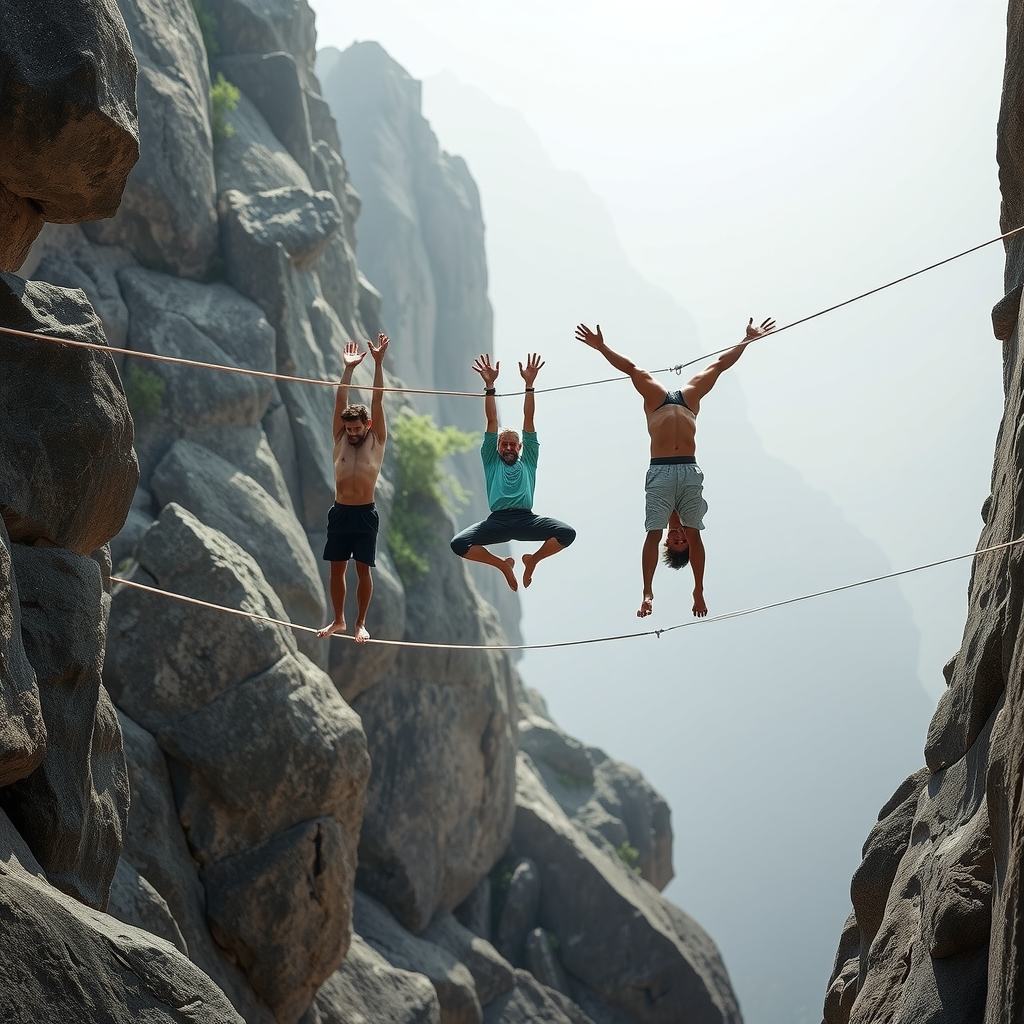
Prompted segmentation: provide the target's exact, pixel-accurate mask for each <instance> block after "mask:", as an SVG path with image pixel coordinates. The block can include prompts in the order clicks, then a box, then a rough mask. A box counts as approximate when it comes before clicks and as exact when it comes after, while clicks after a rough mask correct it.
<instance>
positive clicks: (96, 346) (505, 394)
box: [0, 224, 1024, 636]
mask: <svg viewBox="0 0 1024 1024" xmlns="http://www.w3.org/2000/svg"><path fill="white" fill-rule="evenodd" d="M1022 231H1024V224H1022V225H1021V226H1020V227H1018V228H1014V229H1013V230H1012V231H1006V232H1004V233H1003V234H1001V235H996V236H995V238H990V239H988V241H986V242H980V243H979V244H978V245H974V246H971V248H970V249H964V251H963V252H958V253H957V254H956V255H955V256H947V257H946V258H945V259H943V260H939V261H938V263H932V264H930V265H929V266H927V267H922V268H921V269H920V270H915V271H913V272H912V273H909V274H904V275H903V276H902V277H897V278H896V279H895V280H893V281H887V282H886V283H885V284H880V285H879V286H878V287H877V288H872V289H870V290H869V291H866V292H861V293H860V295H854V296H853V298H850V299H844V300H843V301H842V302H837V303H836V304H835V305H834V306H829V307H828V308H827V309H821V310H818V312H817V313H811V314H810V315H809V316H805V317H801V318H800V319H799V320H793V321H792V322H790V323H788V324H783V325H782V326H781V327H777V328H775V330H774V331H772V332H771V333H770V334H766V335H764V337H762V338H760V339H758V340H759V341H764V339H765V338H771V337H774V336H775V335H776V334H780V333H781V332H782V331H788V330H789V329H790V328H791V327H796V326H798V325H799V324H805V323H808V322H809V321H810V320H816V319H817V318H818V317H819V316H824V315H825V314H826V313H832V312H834V311H835V310H837V309H842V308H843V307H844V306H849V305H850V304H851V303H853V302H859V301H860V300H861V299H866V298H867V297H868V296H869V295H876V294H877V293H878V292H882V291H885V290H886V289H887V288H892V287H893V286H895V285H898V284H902V283H903V282H904V281H909V280H910V279H911V278H912V277H918V276H919V275H920V274H926V273H928V271H930V270H935V269H936V268H938V267H942V266H945V264H947V263H952V262H953V260H958V259H960V258H961V257H963V256H969V255H970V254H971V253H972V252H977V251H978V250H979V249H984V248H985V247H986V246H989V245H993V244H994V243H995V242H1000V241H1005V240H1006V239H1007V238H1012V237H1013V236H1014V235H1017V234H1020V232H1022ZM0 334H9V335H11V336H13V337H16V338H28V339H31V340H34V341H48V342H53V343H56V344H59V345H71V346H72V347H74V348H86V349H93V350H95V351H99V352H106V353H108V354H115V353H116V354H118V355H124V356H132V357H133V358H135V359H151V360H154V361H156V362H161V363H172V364H175V365H177V366H194V367H198V368H199V369H203V370H220V371H221V372H223V373H241V374H244V375H246V376H249V377H264V378H269V379H270V380H280V381H285V382H288V383H292V384H316V385H319V386H320V387H329V388H335V387H337V386H338V383H339V382H338V381H336V380H322V379H321V378H319V377H296V376H292V375H290V374H287V373H272V372H271V371H269V370H254V369H250V368H249V367H247V366H229V365H226V364H224V363H207V362H203V361H202V360H199V359H185V358H183V357H181V356H168V355H163V354H161V353H158V352H139V351H137V350H136V349H132V348H114V347H112V346H110V345H106V344H100V343H99V342H92V341H74V340H72V339H70V338H59V337H56V336H54V335H51V334H39V333H37V332H35V331H19V330H15V329H14V328H13V327H3V326H0ZM748 344H755V342H749V343H748ZM735 347H736V344H732V345H726V346H725V348H719V349H715V351H714V352H705V353H704V355H701V356H696V357H695V358H693V359H689V360H687V361H686V362H685V363H676V364H675V365H674V366H663V367H662V368H661V369H660V370H652V371H651V372H652V373H682V371H683V370H684V369H686V367H688V366H693V365H694V364H695V363H700V362H703V361H704V360H705V359H710V358H712V357H713V356H719V355H721V354H722V353H723V352H728V351H729V349H731V348H735ZM619 380H629V378H628V377H625V376H616V377H602V378H601V379H600V380H585V381H577V382H576V383H574V384H559V385H556V386H555V387H550V388H536V393H537V394H539V395H540V394H551V393H553V392H555V391H571V390H572V389H574V388H589V387H594V386H596V385H598V384H612V383H614V382H615V381H619ZM350 386H351V387H352V388H354V389H356V390H360V391H383V392H393V393H398V394H404V395H447V396H450V397H452V398H479V397H480V392H479V391H444V390H440V389H434V388H407V387H395V386H391V385H388V386H386V387H381V388H374V387H372V386H371V385H364V384H351V385H350ZM523 394H525V392H524V391H521V390H520V391H500V392H498V393H497V394H496V395H495V397H496V398H514V397H516V396H519V395H523ZM635 635H636V636H644V635H646V634H642V633H637V634H635Z"/></svg>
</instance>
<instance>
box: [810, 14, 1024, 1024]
mask: <svg viewBox="0 0 1024 1024" xmlns="http://www.w3.org/2000/svg"><path fill="white" fill-rule="evenodd" d="M1022 67H1024V4H1022V3H1020V2H1019V0H1010V4H1009V11H1008V16H1007V48H1006V70H1005V75H1004V80H1003V96H1002V105H1001V109H1000V115H999V125H998V134H997V150H996V152H997V159H998V163H999V183H1000V188H1001V191H1002V197H1003V202H1002V211H1001V218H1000V225H1001V229H1002V230H1003V231H1008V230H1010V229H1012V228H1016V227H1019V226H1020V224H1021V223H1022V221H1024V178H1022V174H1021V169H1022V167H1024V133H1022V131H1021V125H1022V122H1024V73H1022V70H1021V69H1022ZM1022 283H1024V243H1022V242H1021V240H1020V237H1019V236H1017V237H1016V238H1013V239H1010V240H1009V241H1008V242H1007V244H1006V272H1005V277H1004V291H1005V292H1006V294H1005V296H1004V298H1003V299H1002V300H1000V302H999V303H997V305H996V307H995V309H994V310H993V326H994V328H995V332H996V335H997V337H998V338H1000V339H1001V340H1003V383H1004V395H1005V405H1004V411H1003V419H1002V422H1001V424H1000V427H999V433H998V436H997V438H996V447H995V459H994V464H993V470H992V492H991V494H990V496H989V497H988V498H987V499H986V500H985V503H984V505H983V507H982V510H981V511H982V518H983V520H984V527H983V529H982V532H981V537H980V540H979V545H978V546H979V547H981V548H983V547H989V546H991V545H996V544H1000V543H1003V542H1006V541H1010V540H1014V539H1016V538H1019V537H1021V536H1022V534H1024V506H1022V504H1021V500H1020V481H1021V471H1022V466H1024V449H1022V447H1021V440H1020V439H1021V436H1022V431H1021V427H1022V423H1024V406H1022V402H1021V396H1022V394H1024V351H1022V348H1021V344H1022V339H1024V326H1022V323H1021V319H1020V317H1021V302H1020V296H1021V286H1022ZM1022 567H1024V554H1022V551H1021V549H1020V548H1019V547H1014V548H1010V549H1008V550H1006V551H1002V552H999V553H995V554H990V555H984V556H980V557H979V558H978V559H977V560H976V562H975V564H974V567H973V570H972V574H971V581H970V588H969V591H968V613H967V623H966V625H965V627H964V635H963V640H962V642H961V645H960V649H959V651H957V653H956V655H955V656H954V657H953V658H952V660H951V661H950V662H949V664H948V665H947V666H946V669H945V676H946V683H947V689H946V691H945V693H944V694H943V696H942V698H941V700H940V701H939V705H938V707H937V709H936V711H935V715H934V717H933V719H932V722H931V725H930V727H929V729H928V735H927V738H926V742H925V749H924V759H925V767H924V768H922V769H921V771H920V772H918V773H916V774H915V775H913V776H911V777H910V778H908V779H907V780H906V781H905V782H904V783H903V784H902V785H901V786H900V787H899V788H898V789H897V790H896V792H895V793H894V795H893V796H892V798H891V799H890V800H889V801H888V802H887V803H886V804H885V806H884V807H883V808H882V810H881V811H880V812H879V820H878V824H877V825H876V826H875V827H874V828H873V829H872V831H871V834H870V835H869V836H868V838H867V841H866V842H865V845H864V851H863V853H864V859H863V862H862V864H861V866H860V868H858V870H857V873H856V874H855V875H854V878H853V882H852V885H851V895H852V898H853V914H851V916H850V919H849V920H848V921H847V924H846V927H845V928H844V931H843V936H842V938H841V940H840V945H839V950H838V952H837V954H836V962H835V968H834V971H833V976H832V978H831V980H830V983H829V988H828V992H827V995H826V999H825V1014H824V1016H825V1021H826V1024H847V1022H850V1024H853V1022H856V1024H867V1022H869V1021H877V1020H911V1019H913V1020H928V1021H931V1022H935V1024H939V1022H942V1024H968V1022H974V1021H980V1020H984V1021H985V1024H1011V1022H1015V1021H1019V1020H1020V1019H1021V1017H1022V1015H1024V970H1022V969H1024V961H1022V959H1021V942H1022V934H1021V915H1020V907H1021V871H1022V865H1024V807H1022V805H1021V800H1020V794H1021V788H1022V784H1024V767H1022V764H1021V759H1020V749H1021V743H1022V738H1024V688H1022V679H1024V674H1022V665H1021V657H1022V653H1024V630H1022V621H1021V613H1022V597H1024V568H1022Z"/></svg>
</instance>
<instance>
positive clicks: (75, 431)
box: [0, 274, 139, 555]
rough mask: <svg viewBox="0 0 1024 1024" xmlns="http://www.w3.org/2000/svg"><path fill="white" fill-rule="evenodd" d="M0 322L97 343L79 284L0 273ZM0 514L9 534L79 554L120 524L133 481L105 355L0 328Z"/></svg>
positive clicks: (119, 400)
mask: <svg viewBox="0 0 1024 1024" xmlns="http://www.w3.org/2000/svg"><path fill="white" fill-rule="evenodd" d="M0 324H3V325H4V326H6V327H13V328H15V329H16V330H21V331H32V332H37V333H41V334H46V335H50V336H53V337H62V338H69V339H72V340H75V341H86V342H91V343H97V344H101V345H102V344H104V343H105V339H104V337H103V329H102V327H101V325H100V321H99V318H98V317H97V316H96V314H95V313H94V312H93V309H92V307H91V306H90V305H89V303H88V302H86V301H85V299H84V296H83V295H82V293H81V292H73V291H68V290H66V289H63V288H55V287H54V286H53V285H49V284H44V283H43V282H40V281H27V282H26V281H22V280H20V279H19V278H16V277H13V276H11V275H9V274H0ZM0 424H2V428H0V432H2V436H3V438H4V444H3V445H2V446H0V514H2V516H3V519H4V522H6V524H7V528H8V531H9V532H10V536H11V539H12V540H13V541H16V542H18V543H22V544H32V543H35V542H37V541H42V542H45V543H48V544H54V545H56V546H58V547H63V548H69V549H71V550H72V551H75V552H77V553H78V554H80V555H87V554H89V553H90V552H91V551H95V550H96V548H99V547H102V546H103V545H104V544H106V543H107V541H108V540H110V538H111V537H113V536H114V535H115V534H116V533H117V532H118V531H119V530H120V529H121V527H122V526H123V525H124V521H125V519H126V518H127V516H128V510H129V508H130V507H131V501H132V495H133V494H134V493H135V487H136V484H137V483H138V479H139V470H138V463H137V461H136V458H135V452H134V450H133V449H132V440H133V437H134V432H133V429H132V421H131V416H130V415H129V413H128V403H127V401H126V400H125V396H124V391H123V389H122V387H121V380H120V377H119V376H118V373H117V370H116V368H115V367H114V364H113V361H112V360H111V358H110V356H109V355H107V354H106V353H105V352H101V351H96V350H93V349H81V348H70V347H68V346H62V345H57V344H51V343H49V342H43V341H37V340H30V339H24V338H16V337H12V336H10V335H2V336H0Z"/></svg>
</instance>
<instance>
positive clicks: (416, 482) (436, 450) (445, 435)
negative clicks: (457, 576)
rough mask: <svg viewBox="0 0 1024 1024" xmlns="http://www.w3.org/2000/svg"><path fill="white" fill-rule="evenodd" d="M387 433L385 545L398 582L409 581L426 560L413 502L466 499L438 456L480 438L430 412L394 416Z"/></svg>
mask: <svg viewBox="0 0 1024 1024" xmlns="http://www.w3.org/2000/svg"><path fill="white" fill-rule="evenodd" d="M391 437H392V440H393V443H394V447H395V454H396V462H397V466H398V481H397V486H396V488H395V507H394V510H393V511H392V513H391V522H390V524H389V526H388V548H389V550H390V551H391V557H392V558H393V559H394V561H395V568H396V569H397V570H398V574H399V576H401V578H402V582H403V583H405V584H406V585H409V584H411V583H414V582H415V581H416V580H417V579H418V578H419V577H420V576H422V575H423V573H425V572H426V571H427V568H428V566H427V560H426V559H425V558H424V557H423V556H422V555H421V554H420V553H419V550H418V549H419V547H420V546H421V545H420V544H419V543H418V538H419V537H420V536H422V535H423V534H424V532H425V531H426V530H427V529H428V528H429V520H428V518H427V516H426V515H425V514H424V512H423V511H421V509H420V508H419V505H420V504H421V503H422V501H423V499H427V500H428V501H434V502H436V503H437V504H439V505H442V506H448V507H451V506H453V505H464V504H465V503H466V500H467V498H468V495H467V494H466V491H465V490H464V489H463V488H462V487H461V486H460V484H459V482H458V481H457V480H456V479H455V478H454V477H453V476H452V475H451V474H450V473H448V472H447V471H446V470H445V469H444V468H443V466H442V465H441V461H442V460H443V459H445V458H447V457H448V456H449V455H457V454H458V453H459V452H465V451H469V449H470V448H472V447H473V446H474V445H477V444H479V443H480V438H479V436H478V435H475V434H466V433H464V432H463V431H461V430H459V429H458V427H453V426H447V427H438V426H437V425H436V424H435V423H434V418H433V417H432V416H400V417H399V418H398V419H397V420H396V421H395V424H394V426H393V427H392V428H391Z"/></svg>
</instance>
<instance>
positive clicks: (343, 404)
mask: <svg viewBox="0 0 1024 1024" xmlns="http://www.w3.org/2000/svg"><path fill="white" fill-rule="evenodd" d="M365 355H366V353H365V352H360V351H359V346H358V345H357V344H356V343H355V342H354V341H350V342H349V343H348V344H347V345H346V346H345V351H344V352H343V353H342V354H341V358H342V362H343V363H344V366H345V370H344V372H343V373H342V375H341V382H340V383H339V384H338V390H337V393H336V394H335V396H334V440H335V441H337V440H338V438H339V437H340V436H341V434H342V433H343V432H344V430H345V427H344V422H343V420H342V418H341V414H342V413H343V412H344V411H345V409H346V408H347V407H348V389H349V386H350V385H351V383H352V373H353V372H354V370H355V368H356V367H357V366H358V365H359V364H360V363H361V362H362V361H363V358H364V357H365Z"/></svg>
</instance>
